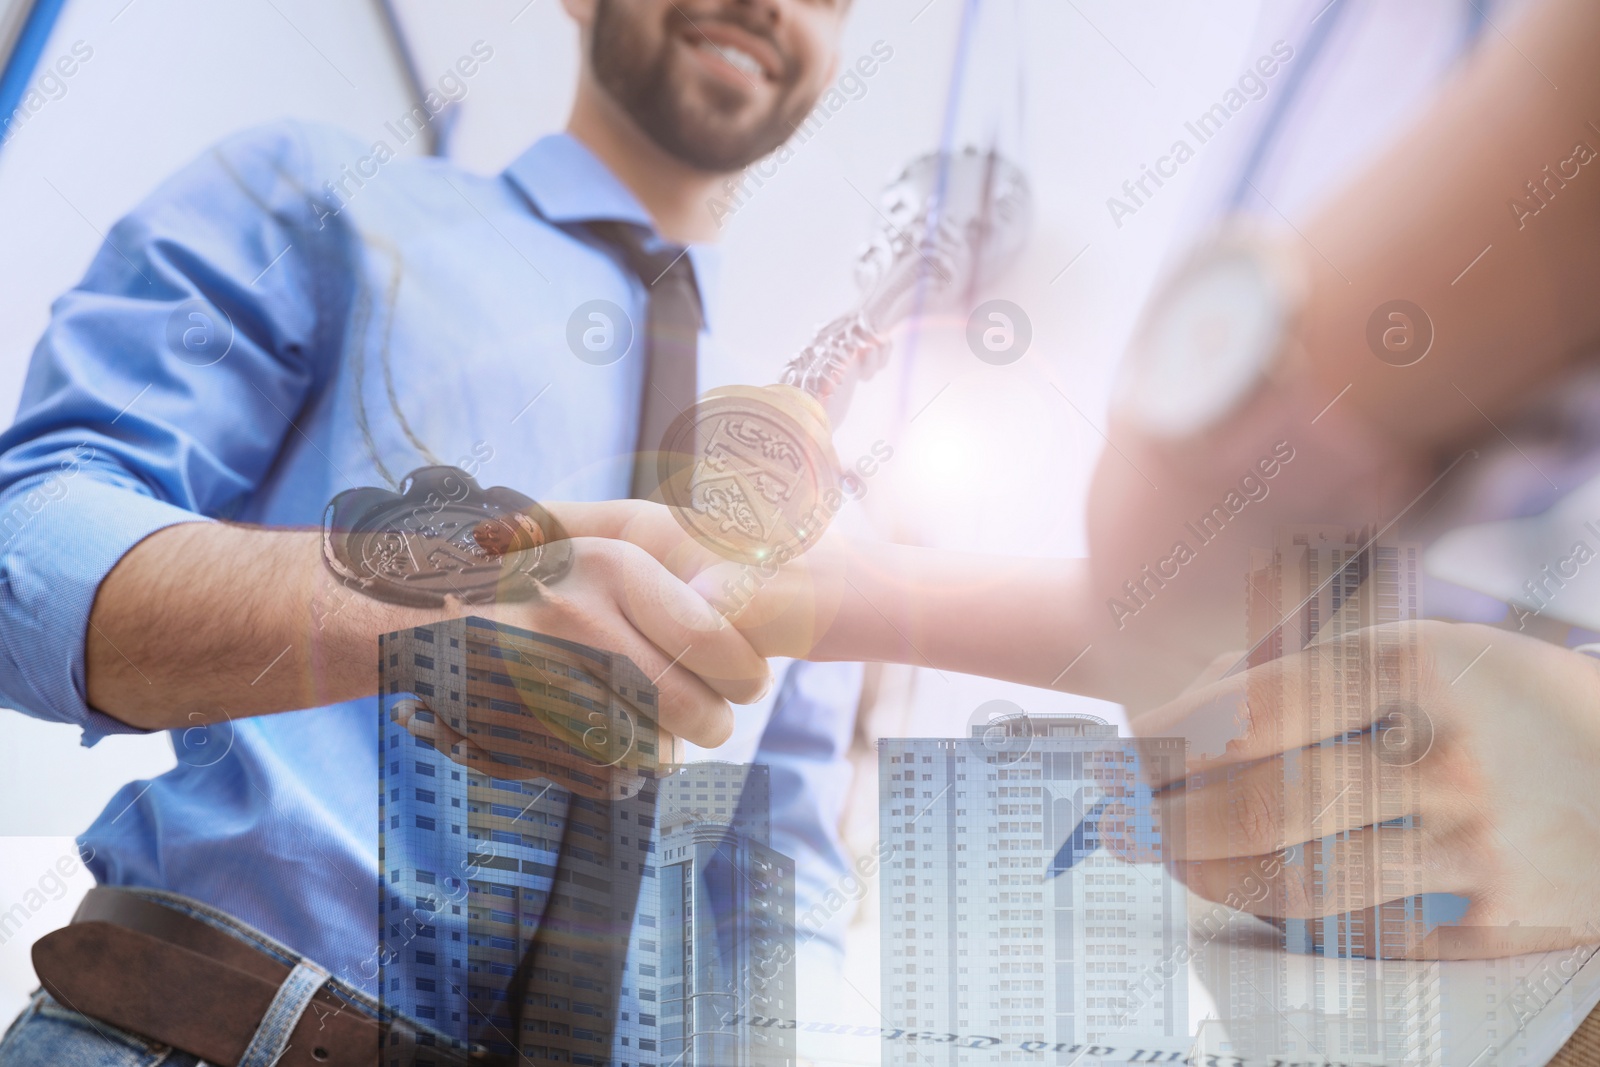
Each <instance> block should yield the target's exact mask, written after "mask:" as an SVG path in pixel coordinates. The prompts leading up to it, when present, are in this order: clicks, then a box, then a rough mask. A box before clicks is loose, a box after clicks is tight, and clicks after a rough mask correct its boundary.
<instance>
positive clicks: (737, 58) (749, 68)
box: [700, 40, 767, 78]
mask: <svg viewBox="0 0 1600 1067" xmlns="http://www.w3.org/2000/svg"><path fill="white" fill-rule="evenodd" d="M700 48H701V49H702V50H704V51H707V52H714V53H715V54H717V55H719V56H721V57H722V58H723V60H724V61H726V62H727V63H728V65H729V66H732V67H733V68H734V69H736V70H739V71H742V72H744V73H745V74H748V75H750V76H751V77H752V78H763V77H765V76H766V73H767V72H766V71H765V70H763V69H762V68H761V64H760V63H759V62H757V61H756V57H755V56H752V55H751V54H750V53H749V52H746V51H744V50H743V49H741V48H735V47H733V46H732V45H715V44H712V43H711V42H710V41H704V40H703V41H701V42H700Z"/></svg>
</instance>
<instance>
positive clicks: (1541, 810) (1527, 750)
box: [1133, 622, 1600, 958]
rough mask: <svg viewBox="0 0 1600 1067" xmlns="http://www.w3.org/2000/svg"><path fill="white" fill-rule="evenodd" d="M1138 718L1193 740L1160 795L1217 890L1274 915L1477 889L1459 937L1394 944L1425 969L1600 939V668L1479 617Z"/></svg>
mask: <svg viewBox="0 0 1600 1067" xmlns="http://www.w3.org/2000/svg"><path fill="white" fill-rule="evenodd" d="M1133 726H1134V729H1135V730H1136V732H1138V733H1139V734H1140V735H1143V736H1162V737H1170V736H1182V737H1186V738H1188V739H1189V740H1190V755H1191V759H1190V764H1189V774H1188V777H1187V778H1186V779H1185V780H1184V781H1181V782H1180V781H1170V782H1169V781H1161V782H1155V783H1152V784H1154V785H1157V786H1169V788H1167V789H1165V790H1164V791H1161V792H1158V793H1157V794H1156V804H1157V808H1158V814H1159V817H1160V820H1161V823H1162V825H1163V826H1165V827H1168V831H1167V833H1168V840H1169V841H1170V842H1171V843H1172V844H1173V846H1174V847H1173V848H1172V849H1171V850H1170V852H1169V853H1168V858H1169V859H1172V860H1174V861H1175V862H1174V869H1175V872H1176V873H1177V874H1178V875H1179V877H1181V878H1182V879H1183V880H1184V881H1185V882H1186V883H1187V884H1188V885H1189V887H1190V888H1191V889H1192V890H1194V891H1195V892H1196V893H1197V894H1199V895H1201V896H1203V897H1206V898H1208V899H1211V900H1218V901H1224V902H1226V903H1229V904H1231V905H1233V906H1236V907H1241V908H1242V909H1243V910H1247V911H1250V912H1253V913H1255V914H1258V915H1261V916H1264V917H1269V918H1275V919H1284V918H1313V917H1317V916H1323V915H1330V914H1336V913H1343V912H1359V911H1364V910H1367V909H1371V908H1374V907H1375V906H1377V905H1380V904H1382V903H1384V902H1386V901H1390V900H1395V899H1399V898H1402V897H1406V896H1410V895H1413V894H1418V893H1453V894H1458V895H1460V896H1462V897H1465V898H1466V900H1467V902H1468V907H1467V911H1466V914H1465V915H1464V916H1463V917H1462V918H1461V919H1460V921H1459V928H1458V929H1453V930H1451V931H1450V932H1449V935H1448V937H1443V936H1440V935H1437V934H1435V935H1431V936H1429V937H1427V938H1424V939H1423V940H1421V941H1419V942H1414V943H1411V944H1406V945H1403V946H1386V948H1390V949H1394V948H1398V951H1397V952H1395V953H1394V954H1397V955H1405V956H1414V957H1421V958H1436V957H1437V955H1439V954H1443V955H1447V956H1454V957H1465V958H1471V957H1479V956H1494V955H1504V954H1507V952H1508V947H1509V948H1510V949H1511V950H1512V951H1518V952H1521V951H1533V950H1539V949H1548V948H1557V947H1566V946H1571V945H1580V944H1591V943H1594V942H1597V941H1600V792H1597V791H1596V789H1595V782H1596V781H1597V780H1600V662H1596V661H1595V660H1593V659H1591V658H1589V657H1587V656H1585V655H1582V654H1578V653H1574V652H1570V651H1568V650H1566V649H1563V648H1560V647H1557V646H1554V645H1549V644H1546V643H1544V642H1540V641H1536V640H1534V639H1532V638H1529V637H1525V636H1522V635H1520V634H1515V633H1511V632H1508V631H1502V630H1497V629H1492V628H1488V627H1483V626H1476V625H1467V624H1451V623H1442V622H1413V623H1401V624H1394V625H1389V626H1381V627H1374V628H1371V629H1367V630H1362V631H1360V632H1358V633H1355V634H1353V635H1351V636H1349V637H1347V638H1344V639H1342V640H1334V641H1328V642H1323V643H1319V644H1316V645H1313V646H1311V647H1310V648H1308V649H1306V650H1305V651H1303V652H1300V653H1298V654H1294V655H1290V656H1285V657H1284V658H1282V659H1279V660H1276V661H1273V662H1271V663H1268V664H1265V665H1263V666H1259V667H1256V668H1254V669H1252V670H1249V671H1246V672H1243V673H1241V674H1238V675H1235V676H1232V677H1229V678H1225V679H1222V680H1220V681H1215V682H1211V683H1210V684H1206V685H1202V686H1200V687H1198V688H1196V689H1194V690H1192V691H1190V692H1189V693H1186V694H1185V695H1184V696H1183V697H1181V698H1179V699H1178V700H1176V701H1174V702H1172V703H1171V704H1168V705H1166V706H1164V707H1161V708H1158V709H1155V710H1154V711H1151V712H1149V713H1147V714H1145V715H1142V716H1140V717H1138V718H1137V719H1136V720H1135V721H1134V723H1133ZM1197 757H1198V758H1197ZM1397 820H1404V823H1403V824H1402V823H1400V822H1398V821H1397ZM1180 832H1181V835H1182V836H1181V838H1180V837H1179V836H1178V834H1179V833H1180ZM1285 850H1287V851H1285ZM1318 865H1321V866H1322V870H1321V872H1318V871H1317V870H1316V867H1317V866H1318ZM1369 919H1373V920H1375V919H1376V916H1369ZM1512 924H1516V926H1515V927H1513V926H1512ZM1369 929H1372V930H1374V931H1375V930H1376V929H1377V927H1376V925H1375V923H1374V925H1372V926H1371V927H1369Z"/></svg>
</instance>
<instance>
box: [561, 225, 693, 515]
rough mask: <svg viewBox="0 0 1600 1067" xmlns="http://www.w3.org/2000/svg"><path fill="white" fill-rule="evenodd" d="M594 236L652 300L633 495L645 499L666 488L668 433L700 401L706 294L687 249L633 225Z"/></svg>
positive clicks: (600, 228)
mask: <svg viewBox="0 0 1600 1067" xmlns="http://www.w3.org/2000/svg"><path fill="white" fill-rule="evenodd" d="M589 231H590V232H591V233H593V234H594V235H595V237H597V238H598V239H599V240H600V241H602V242H603V243H604V244H606V245H608V246H610V247H611V248H613V249H614V250H616V252H617V253H618V254H619V255H620V256H621V257H622V261H623V262H624V263H625V264H626V265H627V267H628V269H629V270H631V271H632V272H633V274H634V275H635V276H636V277H637V278H638V279H639V280H640V281H641V282H642V283H643V284H644V287H645V292H646V294H647V311H646V314H645V329H644V355H645V367H644V393H643V396H642V397H641V400H640V405H639V437H638V440H637V442H636V444H635V446H634V459H633V481H632V485H631V487H630V490H629V495H630V496H633V497H637V498H640V499H644V498H648V497H650V496H652V495H653V494H654V493H655V491H656V488H657V486H658V485H659V484H660V482H659V478H658V476H657V452H658V451H659V450H660V448H661V441H662V438H663V437H665V436H666V433H667V428H668V427H670V426H671V425H672V420H673V419H675V418H677V417H678V413H679V412H682V411H686V410H688V408H689V407H690V406H692V405H693V404H694V402H695V398H696V397H697V396H698V395H699V387H698V385H697V382H696V373H695V361H696V355H697V351H698V344H699V339H700V327H701V324H702V322H703V319H702V317H701V308H700V290H699V287H698V286H697V285H696V284H695V276H694V265H693V264H692V263H691V262H690V261H689V256H688V250H687V249H686V248H684V246H682V245H678V244H673V243H672V242H670V241H666V240H663V239H662V238H660V237H658V236H656V235H655V234H654V233H652V232H651V231H650V230H649V229H647V228H646V227H644V226H638V225H634V224H633V223H627V222H594V223H590V224H589Z"/></svg>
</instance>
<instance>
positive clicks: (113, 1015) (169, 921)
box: [33, 886, 484, 1067]
mask: <svg viewBox="0 0 1600 1067" xmlns="http://www.w3.org/2000/svg"><path fill="white" fill-rule="evenodd" d="M33 964H34V969H35V970H36V971H37V972H38V974H39V980H40V982H41V984H42V985H43V986H44V988H45V991H46V992H48V993H49V994H50V995H51V996H52V997H54V998H55V999H56V1000H57V1001H58V1002H60V1003H61V1004H62V1005H63V1006H64V1007H66V1008H69V1009H70V1010H72V1011H76V1012H79V1013H81V1014H83V1015H87V1016H89V1017H90V1018H93V1019H99V1020H101V1021H103V1022H107V1023H110V1024H111V1025H112V1026H116V1027H119V1028H120V1029H123V1030H127V1031H130V1032H132V1033H135V1034H140V1035H142V1036H144V1037H147V1038H150V1039H151V1040H153V1041H157V1042H159V1043H161V1044H163V1045H170V1046H172V1047H173V1048H176V1049H180V1050H182V1051H184V1052H187V1053H189V1054H190V1055H193V1056H197V1057H199V1058H200V1059H202V1060H205V1061H206V1062H207V1063H213V1064H219V1065H228V1067H234V1065H237V1064H238V1063H239V1061H240V1060H241V1059H242V1058H243V1057H244V1055H245V1053H246V1051H247V1050H248V1049H249V1048H250V1046H251V1043H252V1041H253V1040H254V1038H255V1035H256V1031H257V1029H258V1028H259V1027H260V1026H261V1023H262V1019H263V1017H264V1016H266V1014H267V1012H268V1009H269V1008H270V1007H272V1006H273V1002H274V1000H275V999H276V998H277V997H278V995H279V990H280V988H281V987H283V986H284V982H285V979H287V978H289V976H290V973H291V971H292V970H293V968H291V967H289V966H287V965H286V964H284V963H282V962H280V961H279V960H277V959H276V958H274V957H272V956H270V955H268V954H267V953H266V952H265V951H263V950H261V949H258V948H256V947H254V946H252V945H250V944H248V943H246V942H245V941H242V940H240V939H239V938H236V937H233V936H232V935H230V934H227V933H224V932H223V931H221V930H219V929H217V928H216V927H214V926H211V925H210V924H208V923H205V922H202V921H201V920H199V919H195V918H191V917H190V916H188V915H185V914H184V913H183V912H180V911H177V910H175V909H173V908H169V907H166V906H164V905H162V904H159V903H156V902H155V901H152V900H150V899H147V898H145V897H141V896H138V895H136V894H133V893H129V892H127V891H124V890H118V889H113V888H108V887H104V886H98V887H96V888H94V889H91V890H90V891H89V894H88V896H87V897H85V898H84V901H83V904H82V906H80V907H79V908H78V911H77V913H76V914H75V915H74V916H73V918H72V924H71V925H69V926H67V927H65V928H63V929H61V930H57V931H55V932H53V933H50V934H47V935H45V936H44V937H42V938H40V939H39V941H38V942H37V943H36V944H35V945H34V947H33ZM380 1042H382V1045H380ZM402 1043H403V1044H404V1046H405V1047H404V1048H403V1049H402V1048H401V1047H400V1046H401V1045H402ZM415 1046H416V1041H415V1035H414V1034H413V1033H411V1032H410V1031H409V1028H408V1027H403V1026H402V1025H400V1024H397V1025H394V1026H380V1024H379V1023H378V1022H377V1021H376V1020H374V1019H373V1018H371V1017H369V1016H367V1015H365V1014H363V1013H362V1012H360V1011H358V1010H357V1009H355V1008H353V1007H351V1006H350V1004H349V1002H347V1001H346V1000H344V999H343V998H341V997H340V996H338V995H337V994H335V993H334V992H332V990H330V989H329V988H328V984H327V982H326V981H323V982H322V984H321V985H320V987H319V988H318V989H317V992H316V993H315V994H314V995H312V997H311V999H310V1001H309V1003H307V1004H306V1007H305V1010H304V1012H303V1013H302V1014H301V1015H300V1017H299V1021H298V1022H297V1023H296V1024H295V1026H294V1029H293V1031H292V1032H291V1035H290V1038H289V1043H288V1048H287V1049H286V1050H285V1051H284V1052H283V1054H282V1056H281V1057H280V1058H279V1059H278V1060H276V1067H345V1065H351V1067H354V1065H357V1064H359V1065H361V1067H372V1065H374V1064H376V1063H377V1062H378V1059H379V1052H380V1047H381V1048H383V1050H384V1051H386V1052H393V1053H398V1054H399V1056H398V1058H400V1059H401V1060H402V1061H403V1062H410V1061H411V1059H412V1053H413V1049H414V1048H415ZM427 1052H428V1053H429V1054H430V1055H429V1058H430V1059H434V1061H435V1062H438V1063H450V1062H454V1063H462V1064H465V1063H482V1062H484V1061H483V1060H481V1059H475V1058H473V1057H471V1056H470V1055H468V1054H466V1053H462V1052H457V1051H455V1050H449V1049H445V1048H437V1047H436V1048H429V1049H428V1050H427Z"/></svg>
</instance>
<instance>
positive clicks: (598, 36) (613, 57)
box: [589, 0, 814, 174]
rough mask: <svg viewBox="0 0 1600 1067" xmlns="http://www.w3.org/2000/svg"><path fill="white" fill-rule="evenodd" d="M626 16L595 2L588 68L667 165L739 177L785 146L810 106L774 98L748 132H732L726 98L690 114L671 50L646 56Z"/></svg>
mask: <svg viewBox="0 0 1600 1067" xmlns="http://www.w3.org/2000/svg"><path fill="white" fill-rule="evenodd" d="M626 8H627V0H600V5H599V8H598V9H597V10H596V12H595V20H594V37H593V44H592V47H591V54H590V57H589V58H590V62H591V63H592V64H593V66H594V72H595V77H596V79H597V80H598V81H599V82H600V85H601V87H602V88H604V89H605V90H606V92H608V93H609V94H610V95H611V97H612V99H614V100H615V101H616V102H617V104H618V105H619V106H620V107H621V108H622V109H623V111H624V112H626V113H627V115H628V117H629V118H631V119H632V120H633V122H634V124H635V125H637V126H638V127H639V128H640V129H641V130H643V131H644V133H645V135H646V136H648V137H649V138H650V139H651V140H652V141H654V142H655V143H656V145H657V146H658V147H659V148H660V149H661V150H662V151H663V152H666V153H667V154H668V155H669V156H672V157H673V158H674V159H676V160H679V161H680V162H682V163H684V164H687V165H688V166H690V167H693V168H695V169H696V170H703V171H708V172H710V173H714V174H727V173H731V172H733V171H736V170H743V169H744V168H745V167H747V166H749V165H750V164H751V163H754V162H755V161H756V160H758V159H761V158H762V157H763V156H765V155H767V154H768V153H770V152H772V151H773V150H774V149H776V148H777V147H778V146H779V145H781V144H782V143H783V142H784V141H785V140H787V139H788V137H789V135H790V133H792V132H793V130H794V128H795V125H796V123H798V122H799V120H800V119H801V118H803V117H804V116H805V114H806V112H807V111H809V110H810V104H811V103H814V101H804V100H802V101H790V100H789V99H788V98H787V97H780V98H779V99H778V101H777V103H775V104H774V105H773V109H772V111H771V113H769V114H768V115H766V116H765V117H764V118H762V120H761V121H759V122H757V123H755V124H754V125H752V126H749V127H748V128H739V127H737V126H736V125H735V123H736V121H737V120H736V119H735V115H736V114H737V111H738V108H739V104H740V103H741V102H742V101H739V100H738V99H736V98H735V96H734V94H733V91H732V90H730V92H729V97H728V99H727V101H726V103H725V104H723V103H721V102H720V101H717V100H715V99H713V100H712V101H710V102H709V103H708V105H707V106H705V107H703V108H695V107H692V106H690V105H689V104H687V103H686V102H685V101H684V99H683V94H681V93H680V92H678V91H676V90H675V88H674V85H673V79H672V69H671V67H672V62H671V57H670V56H669V54H668V51H667V50H668V48H670V47H671V46H670V44H668V43H663V44H662V45H661V48H660V51H659V52H656V53H653V54H652V53H651V51H650V49H651V45H650V43H649V42H648V41H647V40H645V39H644V38H643V37H642V35H641V34H639V33H638V28H637V22H638V20H637V17H636V16H633V15H632V14H631V13H629V12H628V11H627V10H626ZM619 9H620V10H619ZM674 29H676V27H669V31H671V30H674ZM669 39H670V37H669Z"/></svg>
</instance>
